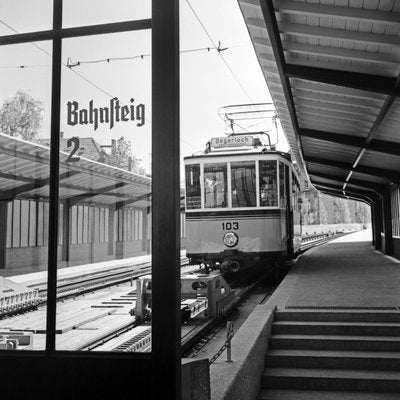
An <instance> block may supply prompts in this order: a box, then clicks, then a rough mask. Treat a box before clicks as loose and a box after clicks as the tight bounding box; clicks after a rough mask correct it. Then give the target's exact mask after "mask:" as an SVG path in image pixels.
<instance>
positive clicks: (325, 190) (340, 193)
mask: <svg viewBox="0 0 400 400" xmlns="http://www.w3.org/2000/svg"><path fill="white" fill-rule="evenodd" d="M315 187H316V188H318V190H320V191H321V192H323V193H325V194H329V195H330V196H336V197H341V198H344V199H350V200H354V201H362V202H363V203H366V204H367V205H369V206H371V204H372V202H373V200H372V199H370V198H368V197H364V196H362V195H353V194H343V190H339V189H332V188H327V187H323V186H320V185H315ZM356 196H357V197H356Z"/></svg>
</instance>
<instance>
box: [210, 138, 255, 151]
mask: <svg viewBox="0 0 400 400" xmlns="http://www.w3.org/2000/svg"><path fill="white" fill-rule="evenodd" d="M252 145H253V136H228V137H218V138H212V139H211V146H212V147H214V148H218V147H240V146H252Z"/></svg>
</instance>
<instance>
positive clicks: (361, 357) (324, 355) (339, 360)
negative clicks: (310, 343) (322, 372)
mask: <svg viewBox="0 0 400 400" xmlns="http://www.w3.org/2000/svg"><path fill="white" fill-rule="evenodd" d="M265 365H266V367H268V368H276V367H283V368H326V369H335V368H336V369H364V370H392V371H400V353H391V352H390V353H385V352H362V351H325V350H287V349H283V350H269V351H268V352H267V355H266V357H265Z"/></svg>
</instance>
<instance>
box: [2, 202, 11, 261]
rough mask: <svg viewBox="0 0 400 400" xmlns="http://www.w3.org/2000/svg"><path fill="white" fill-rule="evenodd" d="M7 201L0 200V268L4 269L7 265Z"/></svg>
mask: <svg viewBox="0 0 400 400" xmlns="http://www.w3.org/2000/svg"><path fill="white" fill-rule="evenodd" d="M8 203H9V202H8V201H0V221H1V224H2V228H3V229H0V269H5V268H6V266H7V233H9V234H10V235H11V234H12V232H7V216H8V213H7V211H8Z"/></svg>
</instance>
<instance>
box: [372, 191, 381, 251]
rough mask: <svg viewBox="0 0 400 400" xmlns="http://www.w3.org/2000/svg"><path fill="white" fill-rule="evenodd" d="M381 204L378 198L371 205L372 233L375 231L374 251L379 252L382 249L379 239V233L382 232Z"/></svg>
mask: <svg viewBox="0 0 400 400" xmlns="http://www.w3.org/2000/svg"><path fill="white" fill-rule="evenodd" d="M381 204H382V202H381V200H380V199H379V198H378V199H376V200H375V201H374V203H373V209H374V212H373V216H374V219H373V224H374V227H375V228H374V231H375V248H376V250H381V249H382V237H381V232H382V206H381Z"/></svg>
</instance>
